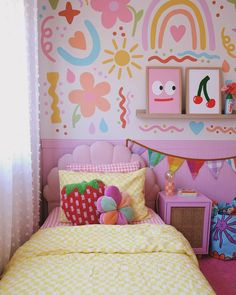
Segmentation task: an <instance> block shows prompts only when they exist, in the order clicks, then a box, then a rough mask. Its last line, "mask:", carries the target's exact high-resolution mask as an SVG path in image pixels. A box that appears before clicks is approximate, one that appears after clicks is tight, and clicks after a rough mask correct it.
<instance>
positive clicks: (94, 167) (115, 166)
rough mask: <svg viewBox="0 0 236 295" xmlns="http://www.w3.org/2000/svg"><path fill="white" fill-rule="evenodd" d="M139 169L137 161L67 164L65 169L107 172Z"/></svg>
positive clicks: (124, 171)
mask: <svg viewBox="0 0 236 295" xmlns="http://www.w3.org/2000/svg"><path fill="white" fill-rule="evenodd" d="M139 169H140V163H139V162H138V161H134V162H127V163H112V164H77V163H74V164H69V165H67V166H66V170H70V171H81V172H109V173H112V172H114V173H127V172H134V171H137V170H139Z"/></svg>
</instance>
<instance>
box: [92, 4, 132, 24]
mask: <svg viewBox="0 0 236 295" xmlns="http://www.w3.org/2000/svg"><path fill="white" fill-rule="evenodd" d="M129 2H130V0H91V7H92V8H93V9H94V10H96V11H100V12H102V24H103V26H104V27H105V28H108V29H109V28H111V27H113V26H114V24H115V23H116V21H117V19H120V20H121V21H122V22H125V23H129V22H130V21H132V18H133V15H132V13H131V11H130V10H129V8H128V6H127V4H128V3H129Z"/></svg>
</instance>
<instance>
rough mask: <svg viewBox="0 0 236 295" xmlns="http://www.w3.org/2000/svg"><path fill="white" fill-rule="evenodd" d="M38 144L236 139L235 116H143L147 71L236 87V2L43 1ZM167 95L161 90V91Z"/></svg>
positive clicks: (172, 0)
mask: <svg viewBox="0 0 236 295" xmlns="http://www.w3.org/2000/svg"><path fill="white" fill-rule="evenodd" d="M38 3H39V4H38V13H39V15H38V18H39V59H40V60H39V61H40V96H41V98H40V100H41V138H42V139H125V138H128V137H130V138H133V139H136V140H138V139H153V140H154V139H158V140H160V139H163V140H165V139H172V140H175V139H176V140H186V139H188V140H191V139H194V140H195V139H197V140H235V139H236V124H235V122H234V120H222V119H217V120H216V119H215V120H211V119H206V120H202V119H201V118H198V119H197V120H196V119H193V120H191V119H181V120H178V119H175V120H170V119H161V120H160V119H140V118H138V117H137V116H136V110H137V109H145V108H146V98H147V95H146V94H147V91H146V90H147V85H146V83H147V81H146V67H150V66H161V67H181V68H182V90H183V96H182V97H183V101H182V103H183V106H184V105H185V89H186V82H185V69H186V68H187V67H219V68H221V70H222V73H223V84H225V83H227V82H229V81H236V48H235V46H236V23H235V19H236V1H235V0H228V1H226V0H224V1H223V0H221V1H220V0H216V1H208V0H195V1H190V0H170V1H162V0H145V1H144V0H143V1H141V0H139V1H138V0H71V1H64V0H40V1H38ZM164 90H166V89H164Z"/></svg>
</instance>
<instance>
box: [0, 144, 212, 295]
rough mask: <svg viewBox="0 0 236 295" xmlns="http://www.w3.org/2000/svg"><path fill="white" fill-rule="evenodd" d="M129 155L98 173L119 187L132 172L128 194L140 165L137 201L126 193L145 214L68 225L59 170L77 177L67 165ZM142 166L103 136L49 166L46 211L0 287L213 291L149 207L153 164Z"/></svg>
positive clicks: (177, 236) (186, 248)
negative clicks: (122, 167)
mask: <svg viewBox="0 0 236 295" xmlns="http://www.w3.org/2000/svg"><path fill="white" fill-rule="evenodd" d="M132 162H138V163H139V165H140V169H139V170H137V171H134V172H127V173H126V172H122V173H106V172H105V173H104V172H103V173H102V174H99V175H101V176H104V179H105V180H106V177H107V175H111V174H112V175H111V177H112V179H113V180H114V176H115V180H116V179H118V180H117V182H115V180H114V182H115V183H117V185H118V186H119V185H122V184H123V182H124V183H126V180H127V181H128V179H129V177H130V175H132V176H133V175H136V176H135V177H136V178H135V180H134V181H133V180H132V179H133V178H131V182H130V183H128V182H127V183H128V186H127V190H130V192H129V193H132V190H133V188H132V187H133V185H134V183H136V181H138V182H139V180H140V178H141V176H140V175H141V174H140V173H141V170H142V171H145V176H144V180H145V183H143V187H144V188H143V190H144V192H145V194H144V199H143V203H142V200H141V201H140V200H139V201H137V204H136V203H135V202H136V199H135V198H136V197H137V195H135V194H134V195H135V198H134V199H132V202H134V203H132V205H133V206H134V207H135V206H136V209H138V210H139V209H140V206H141V207H142V208H143V210H144V211H145V210H146V211H145V217H142V218H139V217H138V215H137V216H136V215H135V216H136V219H135V220H134V221H133V222H132V224H129V225H122V226H121V225H104V224H89V225H79V226H72V225H71V224H70V223H65V222H64V221H65V220H64V221H63V220H62V219H63V218H62V217H63V216H62V210H61V208H60V194H61V188H60V184H61V183H60V182H59V177H58V173H59V171H60V172H61V171H64V172H63V173H65V174H66V175H69V176H70V177H73V179H75V178H74V177H78V172H75V171H68V167H70V166H71V165H95V166H96V165H98V166H99V165H100V166H101V165H109V164H114V165H115V166H116V164H119V163H132ZM145 166H146V162H145V159H144V158H143V157H141V156H140V155H138V154H133V153H131V152H130V150H129V149H128V148H127V147H125V146H122V145H112V144H111V143H108V142H105V141H102V142H95V143H93V144H91V145H90V146H88V145H80V146H78V147H76V148H75V149H74V151H73V153H71V154H65V155H63V156H62V157H61V158H60V159H59V161H58V165H57V167H54V168H53V169H52V170H51V171H50V172H49V174H48V177H47V180H48V182H47V184H46V186H45V187H44V190H43V193H44V197H45V198H46V200H47V202H48V209H49V216H48V218H47V219H46V221H45V222H44V224H43V226H42V227H41V229H40V230H39V231H38V232H37V233H35V234H34V235H33V236H32V237H31V239H30V240H29V241H28V242H26V243H25V244H24V245H23V246H22V247H20V248H19V249H18V250H17V251H16V253H15V254H14V256H13V257H12V259H11V261H10V263H9V264H8V266H7V268H6V271H5V273H4V276H3V278H2V280H1V281H0V294H82V295H86V294H90V295H91V294H98V295H99V294H124V295H126V294H127V295H128V294H140V295H141V294H145V295H146V294H150V295H151V294H155V295H156V294H201V295H202V294H215V293H214V291H213V289H212V288H211V286H210V285H209V283H208V282H207V280H206V279H205V277H204V276H203V274H202V273H201V271H200V270H199V267H198V261H197V259H196V256H195V254H194V252H193V250H192V248H191V247H190V245H189V243H188V241H187V240H186V239H185V238H184V237H183V235H182V234H181V233H180V232H178V231H177V230H176V229H175V228H173V227H172V226H169V225H165V224H164V223H163V221H162V220H161V218H160V217H159V216H158V214H157V213H155V209H156V199H157V195H158V192H159V186H158V184H157V180H156V176H155V174H154V172H153V170H152V169H150V168H146V169H144V168H143V167H145ZM65 171H66V172H65ZM79 173H80V172H79ZM142 173H144V172H142ZM88 174H89V175H91V174H92V173H87V172H85V173H84V174H83V173H82V174H79V176H80V177H81V175H82V179H83V177H85V176H84V175H86V177H88ZM95 175H97V174H95ZM96 177H97V176H96ZM109 177H110V176H109ZM76 179H77V178H76ZM79 179H80V178H79ZM109 179H110V178H109ZM105 180H104V181H105ZM127 183H126V185H127ZM138 198H139V197H137V200H138ZM138 202H139V203H138ZM141 203H142V204H141ZM140 204H141V205H140ZM144 211H142V212H144ZM139 213H140V212H139ZM143 216H144V215H143ZM64 217H65V216H64Z"/></svg>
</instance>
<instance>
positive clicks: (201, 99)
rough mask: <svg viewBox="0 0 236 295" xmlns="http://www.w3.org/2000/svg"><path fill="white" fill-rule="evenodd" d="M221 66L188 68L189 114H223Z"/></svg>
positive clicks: (187, 93)
mask: <svg viewBox="0 0 236 295" xmlns="http://www.w3.org/2000/svg"><path fill="white" fill-rule="evenodd" d="M221 75H222V74H221V69H220V68H210V67H209V68H187V69H186V86H187V87H186V112H187V114H221V91H220V89H221V85H222V77H221Z"/></svg>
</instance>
